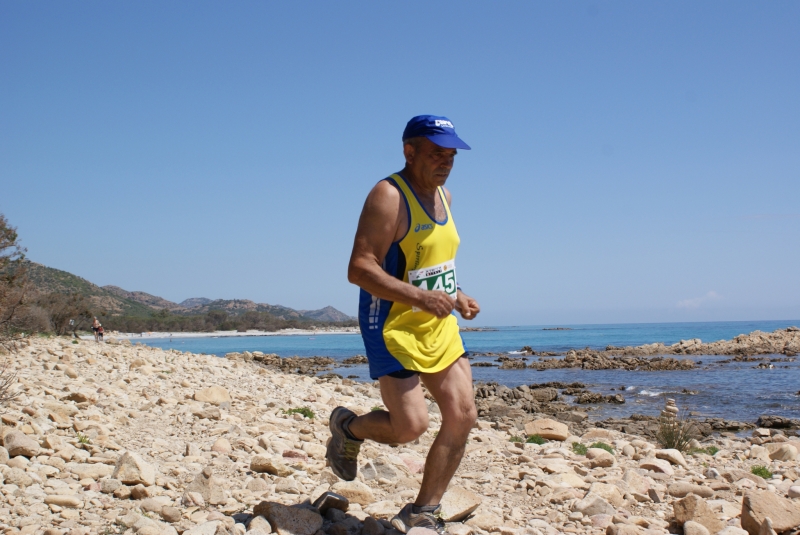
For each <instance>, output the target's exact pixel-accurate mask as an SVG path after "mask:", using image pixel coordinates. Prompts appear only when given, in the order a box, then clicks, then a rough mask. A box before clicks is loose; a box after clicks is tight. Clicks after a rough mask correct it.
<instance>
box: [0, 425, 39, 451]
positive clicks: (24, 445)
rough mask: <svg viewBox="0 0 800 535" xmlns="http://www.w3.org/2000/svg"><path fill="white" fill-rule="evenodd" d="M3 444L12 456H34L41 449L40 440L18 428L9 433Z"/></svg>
mask: <svg viewBox="0 0 800 535" xmlns="http://www.w3.org/2000/svg"><path fill="white" fill-rule="evenodd" d="M3 444H4V446H5V448H6V450H7V451H8V455H9V456H10V457H16V456H17V455H24V456H25V457H34V456H36V455H37V454H38V453H39V449H40V448H39V443H38V442H36V441H35V440H33V439H32V438H30V437H29V436H28V435H26V434H25V433H22V432H20V431H17V430H13V431H10V432H9V433H7V434H6V436H5V437H4V443H3Z"/></svg>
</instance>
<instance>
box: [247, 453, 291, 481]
mask: <svg viewBox="0 0 800 535" xmlns="http://www.w3.org/2000/svg"><path fill="white" fill-rule="evenodd" d="M250 470H252V471H253V472H259V473H267V474H272V475H274V476H279V477H286V476H290V475H292V473H294V470H292V469H291V468H289V467H288V466H286V465H285V464H284V463H283V461H279V460H277V459H273V458H272V457H267V456H266V455H256V456H255V457H253V459H252V460H251V461H250Z"/></svg>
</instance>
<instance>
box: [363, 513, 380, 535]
mask: <svg viewBox="0 0 800 535" xmlns="http://www.w3.org/2000/svg"><path fill="white" fill-rule="evenodd" d="M385 531H386V528H384V527H383V524H381V523H380V522H378V521H377V520H375V519H374V518H372V517H371V516H368V517H367V518H365V519H364V525H363V527H362V528H361V535H383V534H384V532H385Z"/></svg>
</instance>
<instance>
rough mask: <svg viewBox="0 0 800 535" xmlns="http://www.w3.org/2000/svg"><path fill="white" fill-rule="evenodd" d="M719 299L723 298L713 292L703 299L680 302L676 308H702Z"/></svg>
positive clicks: (696, 298) (695, 298)
mask: <svg viewBox="0 0 800 535" xmlns="http://www.w3.org/2000/svg"><path fill="white" fill-rule="evenodd" d="M719 299H722V296H721V295H719V294H718V293H717V292H715V291H713V290H712V291H710V292H708V293H707V294H706V295H704V296H702V297H694V298H692V299H684V300H682V301H678V304H677V305H676V306H677V307H678V308H688V309H695V308H700V307H701V306H703V305H704V304H705V303H708V302H709V301H717V300H719Z"/></svg>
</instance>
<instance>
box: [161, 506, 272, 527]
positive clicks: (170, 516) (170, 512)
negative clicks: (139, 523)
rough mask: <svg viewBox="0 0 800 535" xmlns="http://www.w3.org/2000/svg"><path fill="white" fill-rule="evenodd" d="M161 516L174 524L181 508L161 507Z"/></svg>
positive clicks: (179, 518)
mask: <svg viewBox="0 0 800 535" xmlns="http://www.w3.org/2000/svg"><path fill="white" fill-rule="evenodd" d="M161 518H163V519H164V522H169V523H170V524H174V523H175V522H180V520H181V510H180V509H178V508H177V507H172V506H166V507H162V508H161ZM267 533H269V532H267Z"/></svg>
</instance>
